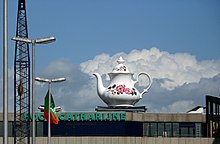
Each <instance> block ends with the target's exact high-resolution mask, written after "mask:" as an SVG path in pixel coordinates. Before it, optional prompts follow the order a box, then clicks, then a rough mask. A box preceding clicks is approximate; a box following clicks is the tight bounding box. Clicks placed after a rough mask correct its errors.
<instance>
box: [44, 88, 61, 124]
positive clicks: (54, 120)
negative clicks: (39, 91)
mask: <svg viewBox="0 0 220 144" xmlns="http://www.w3.org/2000/svg"><path fill="white" fill-rule="evenodd" d="M50 95H51V99H50V100H51V101H50V123H52V124H58V119H57V116H56V112H55V103H54V100H53V96H52V94H50ZM48 111H49V90H48V91H47V95H46V96H45V98H44V119H46V120H48Z"/></svg>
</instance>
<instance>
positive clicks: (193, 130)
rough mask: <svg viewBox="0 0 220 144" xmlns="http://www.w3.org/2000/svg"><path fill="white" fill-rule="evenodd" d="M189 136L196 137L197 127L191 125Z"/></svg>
mask: <svg viewBox="0 0 220 144" xmlns="http://www.w3.org/2000/svg"><path fill="white" fill-rule="evenodd" d="M189 136H190V137H194V136H195V128H194V127H190V128H189Z"/></svg>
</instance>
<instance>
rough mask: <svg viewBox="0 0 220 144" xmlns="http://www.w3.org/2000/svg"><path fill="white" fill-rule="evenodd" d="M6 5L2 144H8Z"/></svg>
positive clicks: (6, 18) (5, 19) (4, 4)
mask: <svg viewBox="0 0 220 144" xmlns="http://www.w3.org/2000/svg"><path fill="white" fill-rule="evenodd" d="M7 7H8V3H7V0H4V1H3V19H4V20H3V21H4V22H3V29H4V30H3V121H4V122H3V123H4V136H3V143H4V144H8V13H7V12H8V9H7Z"/></svg>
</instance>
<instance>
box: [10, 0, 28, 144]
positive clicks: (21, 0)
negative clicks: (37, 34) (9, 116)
mask: <svg viewBox="0 0 220 144" xmlns="http://www.w3.org/2000/svg"><path fill="white" fill-rule="evenodd" d="M16 37H22V38H28V29H27V17H26V6H25V0H18V13H17V29H16ZM24 114H28V115H30V56H29V45H28V44H27V43H24V42H20V41H16V44H15V59H14V129H13V132H14V133H13V134H14V144H30V120H28V121H27V120H25V119H24Z"/></svg>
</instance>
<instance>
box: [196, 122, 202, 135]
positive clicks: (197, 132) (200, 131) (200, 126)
mask: <svg viewBox="0 0 220 144" xmlns="http://www.w3.org/2000/svg"><path fill="white" fill-rule="evenodd" d="M195 129H196V130H195V131H196V132H195V136H196V137H201V136H202V125H201V123H196V124H195Z"/></svg>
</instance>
